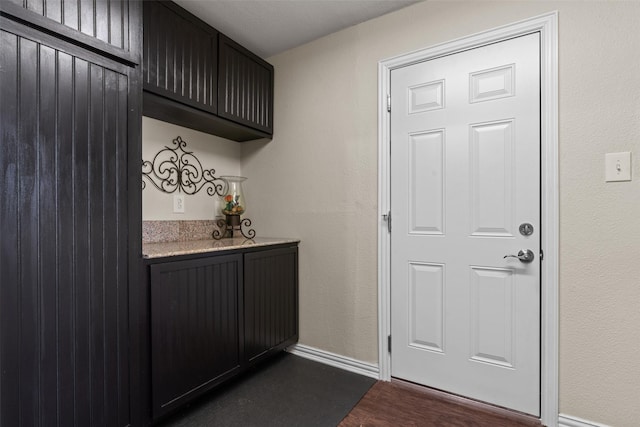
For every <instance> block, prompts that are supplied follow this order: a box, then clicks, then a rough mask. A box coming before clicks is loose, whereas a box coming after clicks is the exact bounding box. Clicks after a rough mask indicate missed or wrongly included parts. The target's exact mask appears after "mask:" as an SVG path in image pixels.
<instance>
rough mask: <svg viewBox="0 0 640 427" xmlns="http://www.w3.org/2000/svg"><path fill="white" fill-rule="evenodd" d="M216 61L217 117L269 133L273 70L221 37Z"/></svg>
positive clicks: (271, 121)
mask: <svg viewBox="0 0 640 427" xmlns="http://www.w3.org/2000/svg"><path fill="white" fill-rule="evenodd" d="M218 61H219V70H220V75H219V77H218V114H219V115H220V116H221V117H225V118H228V119H231V120H233V121H235V122H238V123H241V124H244V125H246V126H251V127H253V128H256V129H259V130H262V131H265V132H268V133H273V66H271V65H270V64H269V63H267V62H265V61H263V60H262V59H260V58H258V57H257V56H255V55H253V54H252V53H251V52H249V51H247V50H246V49H244V48H243V47H242V46H240V45H238V44H237V43H235V42H234V41H232V40H231V39H229V38H227V37H225V36H222V35H221V36H220V38H219V56H218Z"/></svg>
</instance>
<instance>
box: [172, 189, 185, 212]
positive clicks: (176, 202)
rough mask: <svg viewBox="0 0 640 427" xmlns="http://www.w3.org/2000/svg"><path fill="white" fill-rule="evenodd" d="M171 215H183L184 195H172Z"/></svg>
mask: <svg viewBox="0 0 640 427" xmlns="http://www.w3.org/2000/svg"><path fill="white" fill-rule="evenodd" d="M173 213H184V194H174V195H173Z"/></svg>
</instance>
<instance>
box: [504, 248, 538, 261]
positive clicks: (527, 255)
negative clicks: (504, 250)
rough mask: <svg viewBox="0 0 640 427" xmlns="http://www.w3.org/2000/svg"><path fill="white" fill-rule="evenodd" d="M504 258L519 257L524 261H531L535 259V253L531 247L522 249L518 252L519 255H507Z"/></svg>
mask: <svg viewBox="0 0 640 427" xmlns="http://www.w3.org/2000/svg"><path fill="white" fill-rule="evenodd" d="M503 258H518V259H519V260H520V261H522V262H524V263H530V262H531V261H533V258H534V255H533V252H531V250H530V249H521V250H520V251H519V252H518V255H505V256H504V257H503Z"/></svg>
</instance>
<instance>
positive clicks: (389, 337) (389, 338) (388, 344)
mask: <svg viewBox="0 0 640 427" xmlns="http://www.w3.org/2000/svg"><path fill="white" fill-rule="evenodd" d="M387 348H388V349H389V353H391V335H388V336H387Z"/></svg>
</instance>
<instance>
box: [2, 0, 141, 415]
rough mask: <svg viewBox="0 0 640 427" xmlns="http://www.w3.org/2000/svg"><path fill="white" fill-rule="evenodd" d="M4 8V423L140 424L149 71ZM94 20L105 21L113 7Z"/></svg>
mask: <svg viewBox="0 0 640 427" xmlns="http://www.w3.org/2000/svg"><path fill="white" fill-rule="evenodd" d="M41 3H42V2H41ZM51 3H55V2H51ZM58 3H60V2H58ZM83 3H84V2H83ZM47 4H49V3H48V2H47ZM67 4H69V3H67ZM105 4H106V2H94V5H95V6H96V7H98V6H100V7H102V6H104V5H105ZM29 5H30V6H34V7H36V6H37V7H39V6H38V4H37V2H33V3H31V2H30V3H29ZM4 6H5V5H3V11H2V12H3V13H2V16H1V17H0V64H1V67H0V68H1V72H0V99H2V102H0V120H1V124H0V128H1V132H0V147H1V150H0V171H2V172H1V175H0V176H1V178H0V230H1V231H0V235H1V236H2V238H1V239H0V375H1V381H0V425H2V426H32V425H50V424H52V423H53V424H56V425H86V426H89V425H90V426H126V425H130V424H132V422H133V418H134V417H133V416H132V413H133V412H134V411H135V410H137V409H136V408H135V407H134V405H133V404H132V403H131V401H130V398H131V396H132V392H131V390H132V387H135V385H134V383H135V380H132V377H131V376H130V375H131V372H132V371H134V370H135V369H136V368H137V365H135V362H132V358H131V353H130V351H131V348H132V340H131V337H132V329H131V327H130V326H131V324H133V323H135V322H134V320H137V319H135V315H136V300H135V296H132V293H131V292H132V288H131V287H130V286H129V285H130V283H131V281H132V280H135V279H137V277H138V269H137V268H138V267H139V257H140V239H141V232H140V213H139V212H140V192H139V191H140V190H139V188H140V168H139V164H140V162H139V159H140V139H139V130H140V123H139V122H140V110H139V93H140V86H139V76H138V70H137V69H136V68H134V67H131V66H130V63H129V62H128V60H123V59H122V58H117V57H116V56H114V55H112V50H108V51H106V52H102V51H97V50H96V49H88V48H87V46H86V44H83V43H74V42H71V41H69V40H67V38H65V37H60V35H59V34H58V33H57V32H56V31H57V29H58V27H57V26H55V25H54V26H53V27H52V29H51V30H50V31H41V24H43V22H42V21H41V20H40V19H35V24H34V25H26V23H25V20H26V19H30V18H32V17H34V16H35V17H37V16H39V15H38V14H36V13H32V12H30V11H27V12H28V13H26V14H25V15H23V16H22V18H24V19H17V18H16V17H15V16H14V15H12V14H8V13H5V9H4ZM14 6H15V5H14ZM16 7H17V6H16ZM105 13H106V12H105ZM96 14H97V15H96ZM91 16H93V17H95V19H96V20H100V19H102V18H103V16H102V9H100V10H93V12H92V13H91ZM41 18H42V17H41ZM46 19H48V18H46ZM131 20H132V21H131ZM127 21H128V22H137V21H136V17H135V15H134V16H128V17H127ZM45 24H46V23H45ZM118 28H120V27H118ZM122 31H124V30H122ZM92 35H94V34H92ZM130 38H131V37H129V39H130ZM133 38H135V36H133ZM138 39H139V38H138ZM97 45H99V43H96V46H97ZM136 93H138V95H136ZM130 322H131V323H130Z"/></svg>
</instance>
